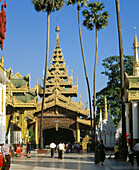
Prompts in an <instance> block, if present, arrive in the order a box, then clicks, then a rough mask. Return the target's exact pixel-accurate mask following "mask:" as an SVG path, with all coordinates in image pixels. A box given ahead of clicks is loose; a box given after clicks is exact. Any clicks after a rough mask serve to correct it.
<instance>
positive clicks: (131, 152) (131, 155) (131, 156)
mask: <svg viewBox="0 0 139 170" xmlns="http://www.w3.org/2000/svg"><path fill="white" fill-rule="evenodd" d="M134 151H135V148H134V147H133V146H132V144H129V145H128V156H129V162H130V163H131V165H132V166H134Z"/></svg>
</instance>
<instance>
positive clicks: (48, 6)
mask: <svg viewBox="0 0 139 170" xmlns="http://www.w3.org/2000/svg"><path fill="white" fill-rule="evenodd" d="M32 3H33V4H34V7H35V9H36V11H37V12H40V11H45V12H47V40H46V41H47V42H46V61H45V72H44V82H43V85H44V86H43V98H42V109H41V121H40V149H43V130H42V120H43V108H44V99H45V87H46V77H47V69H48V57H49V34H50V13H51V12H53V11H55V10H60V9H61V8H62V6H63V5H64V0H32Z"/></svg>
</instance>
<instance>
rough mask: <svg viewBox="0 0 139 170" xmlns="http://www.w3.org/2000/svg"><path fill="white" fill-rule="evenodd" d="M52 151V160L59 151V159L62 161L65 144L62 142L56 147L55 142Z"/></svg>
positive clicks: (52, 144) (51, 146)
mask: <svg viewBox="0 0 139 170" xmlns="http://www.w3.org/2000/svg"><path fill="white" fill-rule="evenodd" d="M50 149H51V158H54V153H55V150H56V149H57V150H58V159H60V160H62V155H63V153H64V149H65V144H64V143H62V142H60V143H59V144H58V145H56V144H55V143H54V142H52V143H51V144H50Z"/></svg>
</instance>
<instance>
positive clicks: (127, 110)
mask: <svg viewBox="0 0 139 170" xmlns="http://www.w3.org/2000/svg"><path fill="white" fill-rule="evenodd" d="M125 105H126V111H125V115H126V132H127V134H128V135H129V133H130V130H129V103H126V104H125Z"/></svg>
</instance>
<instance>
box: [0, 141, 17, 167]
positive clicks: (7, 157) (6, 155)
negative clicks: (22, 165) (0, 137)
mask: <svg viewBox="0 0 139 170" xmlns="http://www.w3.org/2000/svg"><path fill="white" fill-rule="evenodd" d="M13 150H14V148H13V146H11V145H9V144H8V140H6V144H3V145H2V146H1V152H2V156H3V160H4V170H9V169H10V166H11V154H12V151H13Z"/></svg>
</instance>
